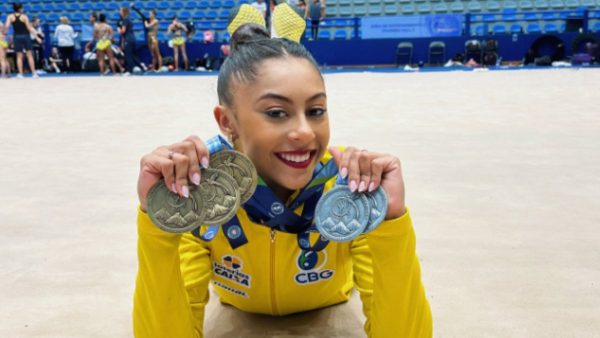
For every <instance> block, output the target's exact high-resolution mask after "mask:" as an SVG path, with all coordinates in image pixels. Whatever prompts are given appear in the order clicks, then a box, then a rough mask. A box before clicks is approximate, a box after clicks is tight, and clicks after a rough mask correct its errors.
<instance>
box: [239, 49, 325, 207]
mask: <svg viewBox="0 0 600 338" xmlns="http://www.w3.org/2000/svg"><path fill="white" fill-rule="evenodd" d="M258 69H259V71H258V75H257V77H256V79H255V80H254V81H251V82H250V83H238V81H236V80H235V79H232V81H231V87H230V91H231V93H232V94H233V95H232V96H233V100H234V102H233V106H234V107H233V109H232V110H233V112H232V113H233V116H234V117H233V118H232V125H231V128H232V130H233V134H234V135H235V136H234V138H236V139H235V145H236V147H237V148H238V149H239V150H240V151H242V152H244V153H245V154H246V155H248V157H250V159H251V160H252V162H253V163H254V165H255V166H256V169H257V171H258V175H259V176H260V177H262V178H263V179H264V180H265V182H266V183H267V184H268V185H269V186H270V187H271V188H272V189H273V190H274V191H275V192H276V193H277V194H278V195H280V196H281V194H279V193H282V194H283V195H285V196H289V193H290V192H291V191H294V190H297V189H301V188H303V187H304V186H305V185H306V184H307V183H308V182H309V180H310V179H311V178H312V173H313V170H314V168H315V166H316V165H317V163H318V162H319V160H320V159H321V157H322V156H323V154H324V152H325V150H326V147H327V144H328V143H329V118H328V115H327V97H326V96H325V84H324V83H323V79H322V77H321V75H320V73H319V72H318V70H317V69H315V67H314V65H312V64H311V63H310V62H309V61H307V60H305V59H302V58H296V57H283V58H277V59H268V60H266V61H264V62H262V63H261V64H259V65H258ZM230 113H231V112H230ZM230 115H231V114H230Z"/></svg>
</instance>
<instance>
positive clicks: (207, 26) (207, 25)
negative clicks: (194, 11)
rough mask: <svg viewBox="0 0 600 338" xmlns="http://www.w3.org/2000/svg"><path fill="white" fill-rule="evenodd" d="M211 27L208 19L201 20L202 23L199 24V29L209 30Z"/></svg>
mask: <svg viewBox="0 0 600 338" xmlns="http://www.w3.org/2000/svg"><path fill="white" fill-rule="evenodd" d="M211 28H212V25H211V24H210V22H207V21H202V22H200V24H199V25H198V29H199V30H203V31H205V30H209V29H211Z"/></svg>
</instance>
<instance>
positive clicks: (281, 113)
mask: <svg viewBox="0 0 600 338" xmlns="http://www.w3.org/2000/svg"><path fill="white" fill-rule="evenodd" d="M265 114H267V116H268V117H272V118H282V117H286V116H287V113H286V112H285V111H283V110H269V111H267V112H266V113H265Z"/></svg>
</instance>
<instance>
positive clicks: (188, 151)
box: [137, 135, 210, 212]
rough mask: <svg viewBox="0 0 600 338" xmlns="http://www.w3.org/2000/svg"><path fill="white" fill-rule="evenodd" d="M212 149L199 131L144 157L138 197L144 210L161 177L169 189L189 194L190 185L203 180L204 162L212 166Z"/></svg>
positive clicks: (181, 194)
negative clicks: (201, 169)
mask: <svg viewBox="0 0 600 338" xmlns="http://www.w3.org/2000/svg"><path fill="white" fill-rule="evenodd" d="M209 156H210V155H209V153H208V149H207V148H206V146H205V145H204V142H202V140H201V139H200V138H199V137H198V136H195V135H192V136H190V137H188V138H186V139H185V140H183V141H181V142H178V143H174V144H172V145H169V146H160V147H158V148H156V150H154V151H153V152H151V153H149V154H147V155H145V156H144V157H142V160H141V162H140V175H139V178H138V186H137V190H138V198H139V200H140V205H141V208H142V210H143V211H144V212H145V211H146V210H147V208H148V192H149V191H150V188H152V187H153V186H154V185H155V184H156V183H157V182H158V181H159V180H160V179H161V178H162V179H164V180H165V184H166V186H167V188H168V189H169V190H171V191H172V192H174V193H176V194H179V195H180V196H183V197H186V198H187V197H189V194H190V190H189V185H190V184H194V185H198V184H200V165H202V167H204V168H206V167H208V160H209Z"/></svg>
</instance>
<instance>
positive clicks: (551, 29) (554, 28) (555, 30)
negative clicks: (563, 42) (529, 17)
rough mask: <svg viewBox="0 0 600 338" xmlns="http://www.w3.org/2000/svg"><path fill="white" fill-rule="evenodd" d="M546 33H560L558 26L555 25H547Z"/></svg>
mask: <svg viewBox="0 0 600 338" xmlns="http://www.w3.org/2000/svg"><path fill="white" fill-rule="evenodd" d="M544 32H545V33H558V26H557V25H556V24H554V23H547V24H545V25H544Z"/></svg>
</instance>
